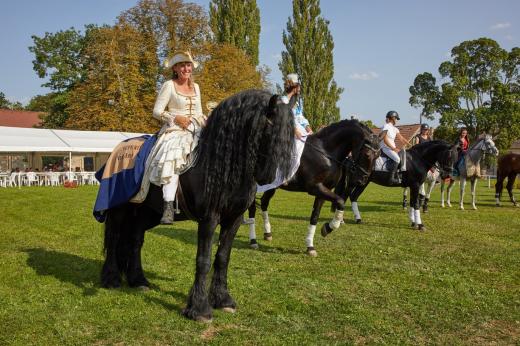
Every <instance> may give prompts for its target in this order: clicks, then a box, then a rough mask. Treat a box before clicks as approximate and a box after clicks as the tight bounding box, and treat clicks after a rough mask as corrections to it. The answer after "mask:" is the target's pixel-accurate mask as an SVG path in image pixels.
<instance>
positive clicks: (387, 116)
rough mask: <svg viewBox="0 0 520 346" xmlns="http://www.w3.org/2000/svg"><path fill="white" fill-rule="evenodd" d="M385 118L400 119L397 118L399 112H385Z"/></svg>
mask: <svg viewBox="0 0 520 346" xmlns="http://www.w3.org/2000/svg"><path fill="white" fill-rule="evenodd" d="M386 118H387V119H391V118H396V119H397V120H401V119H399V114H398V113H397V112H396V111H390V112H388V113H386Z"/></svg>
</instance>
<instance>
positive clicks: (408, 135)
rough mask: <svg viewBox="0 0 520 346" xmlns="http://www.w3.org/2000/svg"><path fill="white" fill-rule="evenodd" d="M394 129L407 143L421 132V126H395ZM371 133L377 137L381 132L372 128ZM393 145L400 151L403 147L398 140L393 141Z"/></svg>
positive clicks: (379, 129)
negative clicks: (395, 128) (396, 129)
mask: <svg viewBox="0 0 520 346" xmlns="http://www.w3.org/2000/svg"><path fill="white" fill-rule="evenodd" d="M396 127H397V128H398V129H399V132H400V133H401V135H402V136H403V137H404V138H405V139H406V140H407V141H409V142H410V140H411V139H412V138H413V137H414V136H415V135H418V134H419V133H420V132H421V124H409V125H397V126H396ZM372 132H373V133H375V134H376V135H378V134H379V132H381V128H373V129H372ZM395 144H396V146H397V148H398V149H401V148H402V146H403V143H401V141H398V140H396V141H395Z"/></svg>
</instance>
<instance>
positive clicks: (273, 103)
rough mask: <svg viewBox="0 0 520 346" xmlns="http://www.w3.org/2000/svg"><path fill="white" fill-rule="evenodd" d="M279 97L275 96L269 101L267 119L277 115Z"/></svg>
mask: <svg viewBox="0 0 520 346" xmlns="http://www.w3.org/2000/svg"><path fill="white" fill-rule="evenodd" d="M278 100H279V97H278V95H276V94H274V95H273V96H271V98H270V99H269V106H267V117H268V118H272V117H273V115H274V114H275V113H276V105H277V104H278Z"/></svg>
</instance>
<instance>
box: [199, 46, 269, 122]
mask: <svg viewBox="0 0 520 346" xmlns="http://www.w3.org/2000/svg"><path fill="white" fill-rule="evenodd" d="M205 55H206V56H207V57H208V59H207V60H205V61H202V64H203V68H202V70H201V74H200V76H197V82H198V83H199V85H200V89H201V93H202V105H205V104H206V102H207V101H216V102H220V101H222V100H223V99H225V98H226V97H228V96H231V95H233V94H235V93H237V92H239V91H242V90H246V89H253V88H254V89H259V88H262V86H263V81H262V75H261V73H260V72H259V71H257V70H256V69H255V66H254V65H253V64H252V63H251V60H250V59H249V57H248V56H247V55H246V53H245V52H244V51H243V50H241V49H239V48H237V47H235V46H233V45H231V44H228V43H222V44H211V43H209V44H208V45H207V46H206V48H205ZM229 66H240V68H239V69H237V68H233V69H230V68H229ZM203 108H204V106H203ZM203 111H204V112H205V111H206V110H205V109H203Z"/></svg>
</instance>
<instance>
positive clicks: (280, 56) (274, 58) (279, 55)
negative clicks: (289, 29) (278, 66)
mask: <svg viewBox="0 0 520 346" xmlns="http://www.w3.org/2000/svg"><path fill="white" fill-rule="evenodd" d="M271 59H273V60H282V54H272V55H271Z"/></svg>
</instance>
